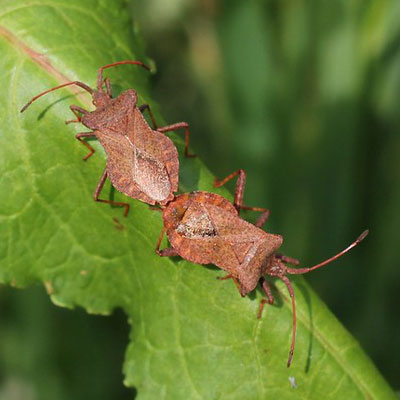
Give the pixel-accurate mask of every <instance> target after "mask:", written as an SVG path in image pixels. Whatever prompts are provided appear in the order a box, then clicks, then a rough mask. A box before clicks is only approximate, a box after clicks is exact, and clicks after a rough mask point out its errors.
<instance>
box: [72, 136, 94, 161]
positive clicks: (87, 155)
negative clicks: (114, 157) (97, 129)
mask: <svg viewBox="0 0 400 400" xmlns="http://www.w3.org/2000/svg"><path fill="white" fill-rule="evenodd" d="M75 137H76V138H77V139H78V140H79V141H80V142H81V143H82V144H83V145H84V146H86V147H87V148H88V149H89V150H90V153H88V154H86V156H85V157H83V161H86V160H87V159H88V158H89V157H90V156H91V155H92V154H93V153H94V148H93V147H92V146H91V145H90V144H89V143H87V142H85V141H84V140H82V139H81V138H85V137H96V135H95V134H94V133H93V132H82V133H78V134H77V135H75Z"/></svg>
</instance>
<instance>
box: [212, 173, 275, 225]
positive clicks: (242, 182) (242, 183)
mask: <svg viewBox="0 0 400 400" xmlns="http://www.w3.org/2000/svg"><path fill="white" fill-rule="evenodd" d="M238 175H239V176H238ZM235 176H238V178H237V181H236V187H235V199H234V201H233V205H234V206H235V208H236V210H237V211H238V212H240V210H251V211H259V212H261V213H262V214H261V215H260V216H259V218H258V219H257V221H256V223H255V224H254V225H256V226H257V227H259V228H261V226H262V225H264V224H265V222H267V219H268V217H269V210H268V209H266V208H261V207H249V206H245V205H244V204H243V197H244V189H245V187H246V172H245V171H244V170H243V169H238V170H237V171H235V172H232V173H231V174H230V175H228V176H227V177H226V178H224V179H222V180H219V179H215V181H214V186H215V187H221V186H223V185H225V183H227V182H229V181H230V180H231V179H233V178H234V177H235Z"/></svg>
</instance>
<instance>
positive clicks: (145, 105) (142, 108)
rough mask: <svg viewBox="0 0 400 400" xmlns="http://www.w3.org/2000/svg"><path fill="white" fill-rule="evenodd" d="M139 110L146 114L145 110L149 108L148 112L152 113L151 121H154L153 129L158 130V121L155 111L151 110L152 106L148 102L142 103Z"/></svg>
mask: <svg viewBox="0 0 400 400" xmlns="http://www.w3.org/2000/svg"><path fill="white" fill-rule="evenodd" d="M139 110H140V112H141V113H142V114H144V112H145V111H146V110H147V112H148V113H149V115H150V119H151V122H152V124H153V129H154V130H157V123H156V120H155V118H154V115H153V113H152V112H151V108H150V106H149V105H148V104H142V105H141V106H140V107H139Z"/></svg>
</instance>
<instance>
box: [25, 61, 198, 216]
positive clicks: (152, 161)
mask: <svg viewBox="0 0 400 400" xmlns="http://www.w3.org/2000/svg"><path fill="white" fill-rule="evenodd" d="M122 64H134V65H139V66H141V67H143V68H145V69H147V70H149V67H147V66H146V65H145V64H143V63H142V62H140V61H119V62H115V63H113V64H108V65H105V66H103V67H101V68H99V71H98V76H97V89H96V90H93V89H91V88H90V87H89V86H87V85H86V84H85V83H83V82H79V81H74V82H67V83H64V84H62V85H59V86H56V87H54V88H52V89H49V90H46V91H44V92H42V93H40V94H38V95H37V96H35V97H33V98H32V99H31V100H30V101H29V102H28V103H27V104H26V105H25V106H24V107H23V108H22V110H21V112H23V111H25V110H26V109H27V108H28V107H29V106H30V105H31V104H32V103H33V102H34V101H35V100H37V99H38V98H39V97H41V96H43V95H45V94H47V93H49V92H52V91H54V90H57V89H60V88H62V87H65V86H71V85H76V86H79V87H81V88H82V89H84V90H86V91H87V92H89V93H90V95H91V96H92V98H93V104H94V106H95V107H96V109H95V110H94V111H87V110H85V109H83V108H81V107H78V106H75V105H72V106H71V107H70V108H71V111H72V112H73V113H74V114H75V115H76V119H75V120H71V121H67V122H66V123H67V124H68V123H71V122H81V123H82V124H83V125H85V126H86V127H87V128H89V129H91V132H83V133H78V134H77V135H76V138H77V139H78V140H79V141H80V142H81V143H82V144H83V145H84V146H86V147H87V148H88V149H89V150H90V152H89V153H88V154H87V155H86V156H85V157H84V158H83V159H84V160H87V159H88V158H89V157H90V156H91V155H92V154H93V153H94V149H93V147H92V146H90V145H89V144H88V143H86V142H85V141H84V140H83V138H90V137H96V138H97V139H98V140H99V141H100V143H101V144H102V146H103V147H104V149H105V151H106V153H107V165H106V168H105V170H104V172H103V175H102V176H101V178H100V181H99V183H98V184H97V187H96V190H95V192H94V194H93V197H94V200H95V201H99V202H103V203H108V204H113V205H117V206H123V207H125V216H126V215H127V214H128V211H129V204H127V203H122V202H115V201H111V200H103V199H99V196H100V192H101V190H102V188H103V186H104V182H105V180H106V178H107V177H108V178H109V179H110V181H111V183H112V185H113V186H114V187H115V188H116V189H117V190H118V191H120V192H122V193H124V194H126V195H127V196H129V197H131V198H133V199H138V200H141V201H143V202H145V203H148V204H151V205H154V204H160V205H165V204H167V203H168V202H169V201H171V200H172V199H173V198H174V192H176V191H177V190H178V181H179V160H178V152H177V150H176V147H175V145H174V143H173V142H172V140H171V139H169V138H168V137H167V136H165V135H164V134H163V133H165V132H169V131H173V130H177V129H181V128H184V129H185V155H186V156H187V157H191V156H194V155H191V154H189V152H188V148H189V136H190V131H189V125H188V124H187V123H186V122H179V123H176V124H172V125H168V126H164V127H161V128H157V125H156V123H155V120H154V117H153V114H152V112H151V109H150V107H149V105H147V104H143V105H141V106H140V107H138V106H137V93H136V91H135V90H133V89H129V90H126V91H125V92H123V93H121V94H120V95H119V96H118V97H117V98H112V95H111V85H110V81H109V79H108V78H106V79H104V80H103V70H105V69H106V68H110V67H114V66H117V65H122ZM104 85H105V90H104V89H103V86H104ZM144 110H147V111H148V112H149V114H150V118H151V120H152V122H153V126H154V129H152V128H151V127H150V126H149V125H148V123H147V122H146V120H145V119H144V117H143V115H142V113H143V111H144Z"/></svg>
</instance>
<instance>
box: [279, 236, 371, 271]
mask: <svg viewBox="0 0 400 400" xmlns="http://www.w3.org/2000/svg"><path fill="white" fill-rule="evenodd" d="M368 233H369V230H368V229H366V230H365V231H364V232H363V233H362V234H361V235H360V236H359V237H358V238H357V239H356V240H355V241H354V242H353V243H352V244H351V245H350V246H348V247H346V248H345V249H344V250H342V251H341V252H339V253H337V254H336V255H334V256H333V257H331V258H328V259H327V260H325V261H322V262H321V263H319V264H317V265H314V266H312V267H309V268H288V267H287V268H286V270H287V272H288V273H289V274H306V273H307V272H310V271H314V269H317V268H320V267H323V266H324V265H326V264H329V263H331V262H332V261H334V260H336V259H337V258H339V257H341V256H342V255H343V254H346V253H347V252H348V251H349V250H351V249H352V248H353V247H355V246H357V245H358V244H359V243H360V242H361V241H362V240H363V239H364V238H365V237H366V236H367V235H368Z"/></svg>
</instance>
